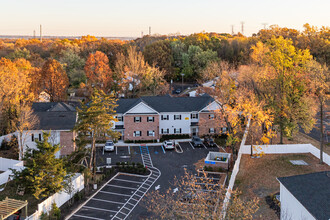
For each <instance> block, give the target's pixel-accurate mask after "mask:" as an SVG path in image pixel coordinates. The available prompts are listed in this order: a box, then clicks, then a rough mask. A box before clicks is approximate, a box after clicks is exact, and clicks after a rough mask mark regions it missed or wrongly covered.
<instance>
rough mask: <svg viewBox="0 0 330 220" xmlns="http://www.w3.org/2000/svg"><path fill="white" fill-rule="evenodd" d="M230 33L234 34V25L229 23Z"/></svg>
mask: <svg viewBox="0 0 330 220" xmlns="http://www.w3.org/2000/svg"><path fill="white" fill-rule="evenodd" d="M231 35H234V25H231Z"/></svg>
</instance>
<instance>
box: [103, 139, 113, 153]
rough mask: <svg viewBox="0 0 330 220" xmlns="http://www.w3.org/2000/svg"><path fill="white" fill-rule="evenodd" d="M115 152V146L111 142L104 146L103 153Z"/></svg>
mask: <svg viewBox="0 0 330 220" xmlns="http://www.w3.org/2000/svg"><path fill="white" fill-rule="evenodd" d="M114 150H115V144H114V143H113V141H107V142H105V145H104V151H114Z"/></svg>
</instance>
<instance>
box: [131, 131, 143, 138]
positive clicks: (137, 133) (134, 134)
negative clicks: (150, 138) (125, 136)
mask: <svg viewBox="0 0 330 220" xmlns="http://www.w3.org/2000/svg"><path fill="white" fill-rule="evenodd" d="M133 136H134V137H140V136H142V132H141V131H134V133H133Z"/></svg>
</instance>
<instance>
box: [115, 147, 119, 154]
mask: <svg viewBox="0 0 330 220" xmlns="http://www.w3.org/2000/svg"><path fill="white" fill-rule="evenodd" d="M115 148H116V155H117V149H118V147H115Z"/></svg>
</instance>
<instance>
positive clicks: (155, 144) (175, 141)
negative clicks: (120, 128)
mask: <svg viewBox="0 0 330 220" xmlns="http://www.w3.org/2000/svg"><path fill="white" fill-rule="evenodd" d="M172 141H173V142H174V143H175V144H177V143H178V142H187V141H191V138H189V139H175V140H172ZM162 144H163V142H154V143H153V142H150V143H137V144H135V143H124V142H118V143H115V146H117V147H122V146H125V147H127V146H130V147H131V146H132V147H133V146H141V145H148V146H162Z"/></svg>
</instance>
